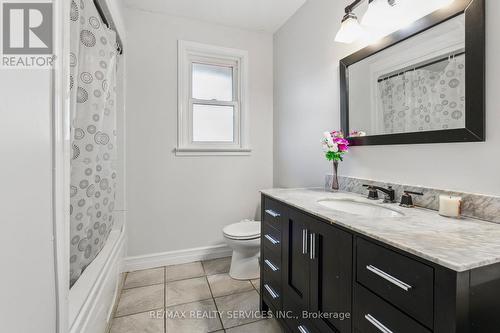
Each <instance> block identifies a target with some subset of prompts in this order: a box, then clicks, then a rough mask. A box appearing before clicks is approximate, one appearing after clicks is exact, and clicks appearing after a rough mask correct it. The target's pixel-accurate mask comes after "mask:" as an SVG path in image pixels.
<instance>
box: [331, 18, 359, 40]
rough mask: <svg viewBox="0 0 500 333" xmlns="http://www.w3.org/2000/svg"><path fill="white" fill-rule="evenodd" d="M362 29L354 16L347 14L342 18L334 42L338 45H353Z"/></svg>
mask: <svg viewBox="0 0 500 333" xmlns="http://www.w3.org/2000/svg"><path fill="white" fill-rule="evenodd" d="M362 35H363V28H361V26H360V25H359V22H358V18H357V17H356V15H354V14H352V13H349V14H346V15H345V16H344V19H343V20H342V24H341V25H340V29H339V31H338V32H337V35H336V36H335V41H336V42H339V43H353V42H355V41H357V40H358V39H360V38H361V36H362Z"/></svg>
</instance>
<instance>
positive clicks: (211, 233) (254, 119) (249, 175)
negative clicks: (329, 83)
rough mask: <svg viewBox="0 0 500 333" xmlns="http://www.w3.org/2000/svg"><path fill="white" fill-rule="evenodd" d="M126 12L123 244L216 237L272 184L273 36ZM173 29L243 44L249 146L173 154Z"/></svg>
mask: <svg viewBox="0 0 500 333" xmlns="http://www.w3.org/2000/svg"><path fill="white" fill-rule="evenodd" d="M125 22H126V27H127V30H128V49H127V51H126V53H127V81H128V83H127V94H126V95H127V113H126V117H127V129H126V131H127V152H126V155H127V157H126V158H127V159H126V165H127V179H126V182H127V209H128V216H127V223H128V231H129V234H128V239H129V244H128V247H129V251H128V254H129V255H130V256H136V255H144V254H151V253H159V252H165V251H172V250H180V249H189V248H194V247H203V246H212V245H216V244H221V243H223V238H222V234H221V232H222V231H221V230H222V227H223V226H224V225H226V224H229V223H233V222H237V221H239V220H240V219H243V218H254V217H256V214H257V212H258V205H259V199H260V197H259V193H258V190H259V189H262V188H268V187H271V186H272V145H271V142H272V131H273V128H272V126H273V125H272V122H273V118H272V110H273V97H272V93H273V90H272V89H273V82H272V80H273V73H272V71H273V70H272V36H271V35H270V34H265V33H256V32H250V31H245V30H238V29H234V28H228V27H224V26H220V25H213V24H209V23H204V22H200V21H194V20H189V19H185V18H177V17H172V16H167V15H164V14H158V13H153V12H145V11H140V10H136V9H127V10H126V11H125ZM178 39H182V40H189V41H196V42H202V43H207V44H213V45H220V46H224V47H231V48H237V49H244V50H248V52H249V75H250V79H249V80H250V81H249V97H250V98H249V102H250V144H251V146H252V148H253V151H252V154H251V155H250V156H205V157H178V156H175V154H174V152H173V149H174V148H175V147H176V144H177V40H178Z"/></svg>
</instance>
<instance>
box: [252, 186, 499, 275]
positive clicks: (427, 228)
mask: <svg viewBox="0 0 500 333" xmlns="http://www.w3.org/2000/svg"><path fill="white" fill-rule="evenodd" d="M261 192H262V193H263V194H264V195H267V196H269V197H271V198H274V199H277V200H279V201H281V202H284V203H286V204H288V205H290V206H293V207H296V208H299V209H301V210H303V211H305V212H308V213H310V214H312V215H315V216H317V217H319V218H322V219H324V220H327V221H329V222H331V223H332V224H334V225H339V226H342V227H345V228H347V229H350V230H352V231H355V232H358V233H360V234H362V235H366V236H368V237H371V238H373V239H376V240H379V241H381V242H383V243H386V244H388V245H391V246H394V247H396V248H398V249H401V250H403V251H406V252H408V253H411V254H414V255H416V256H418V257H421V258H424V259H426V260H429V261H431V262H434V263H436V264H439V265H441V266H444V267H447V268H450V269H452V270H454V271H457V272H463V271H466V270H469V269H473V268H477V267H482V266H486V265H489V264H494V263H498V262H500V224H497V223H490V222H485V221H480V220H475V219H470V218H461V219H453V218H447V217H443V216H440V215H438V213H437V212H436V211H434V210H429V209H423V208H402V207H400V206H399V205H398V204H384V203H382V201H381V200H377V201H372V200H368V199H366V198H365V197H364V196H361V195H359V194H354V193H347V192H336V193H333V192H327V191H325V190H323V189H269V190H262V191H261ZM323 199H352V200H356V201H358V202H367V203H370V204H375V205H378V206H382V207H386V208H390V209H392V210H395V211H398V212H400V213H403V214H404V215H403V216H400V217H386V218H380V217H376V218H375V217H366V216H361V215H354V214H350V213H346V212H342V211H336V210H332V209H329V208H326V207H324V206H322V205H320V204H319V203H318V201H319V200H323Z"/></svg>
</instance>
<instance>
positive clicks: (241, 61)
mask: <svg viewBox="0 0 500 333" xmlns="http://www.w3.org/2000/svg"><path fill="white" fill-rule="evenodd" d="M193 63H202V64H207V65H218V66H221V65H222V66H228V67H232V68H233V100H234V101H229V102H223V101H210V100H197V99H194V98H192V64H193ZM247 89H248V52H247V51H244V50H237V49H230V48H225V47H219V46H213V45H207V44H201V43H196V42H189V41H184V40H179V42H178V118H177V122H178V128H177V148H176V150H175V152H176V155H178V156H186V155H188V156H192V155H249V154H250V152H251V149H250V146H249V137H248V134H249V133H248V124H249V122H248V97H247V96H248V92H247ZM193 104H205V105H227V106H232V107H233V108H234V125H233V141H232V142H194V141H193Z"/></svg>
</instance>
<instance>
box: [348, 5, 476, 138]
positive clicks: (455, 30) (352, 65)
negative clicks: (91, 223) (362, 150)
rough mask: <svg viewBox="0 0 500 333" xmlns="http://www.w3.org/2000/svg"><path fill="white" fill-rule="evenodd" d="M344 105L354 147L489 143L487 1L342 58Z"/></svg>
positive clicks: (447, 11) (441, 14)
mask: <svg viewBox="0 0 500 333" xmlns="http://www.w3.org/2000/svg"><path fill="white" fill-rule="evenodd" d="M340 104H341V105H340V107H341V124H342V130H343V132H344V133H346V135H347V136H348V138H349V140H350V141H351V144H352V145H355V146H356V145H357V146H359V145H391V144H418V143H442V142H477V141H484V140H485V0H455V1H454V2H453V3H452V4H451V5H449V6H447V7H445V8H443V9H440V10H437V11H435V12H433V13H431V14H429V15H427V16H425V17H423V18H421V19H420V20H418V21H416V22H414V23H413V24H412V25H410V26H408V27H406V28H404V29H401V30H399V31H396V32H395V33H393V34H391V35H389V36H387V37H385V38H383V39H382V40H381V41H379V42H377V43H376V44H374V45H371V46H367V47H365V48H363V49H361V50H360V51H357V52H355V53H353V54H351V55H349V56H348V57H346V58H344V59H342V60H341V61H340ZM353 131H358V132H359V131H361V132H364V134H365V135H364V136H358V135H356V134H353V135H351V133H353Z"/></svg>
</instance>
